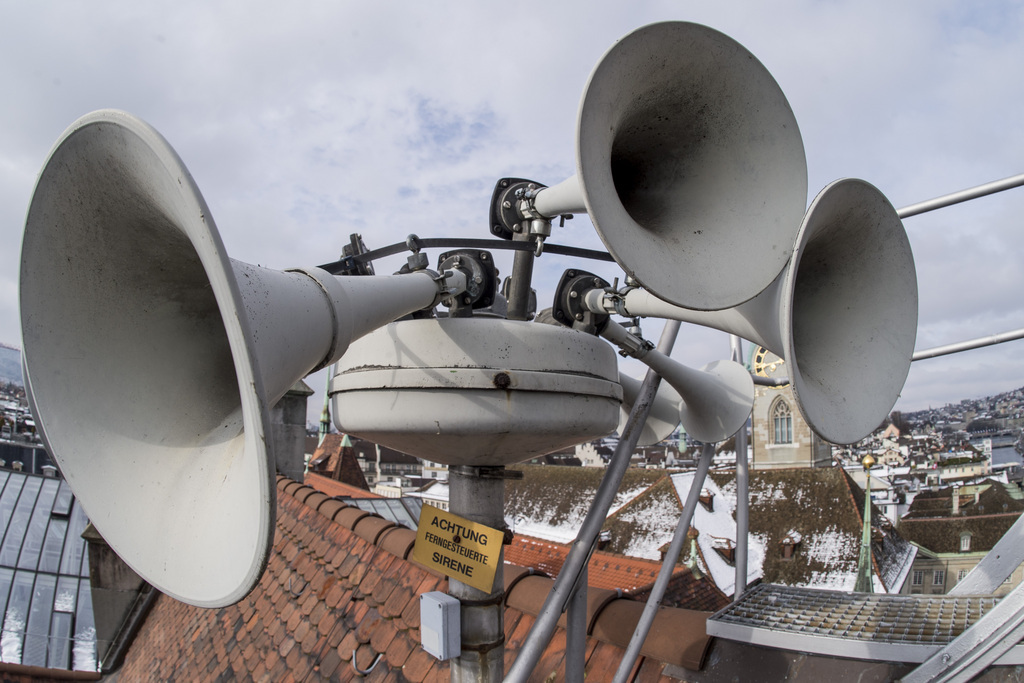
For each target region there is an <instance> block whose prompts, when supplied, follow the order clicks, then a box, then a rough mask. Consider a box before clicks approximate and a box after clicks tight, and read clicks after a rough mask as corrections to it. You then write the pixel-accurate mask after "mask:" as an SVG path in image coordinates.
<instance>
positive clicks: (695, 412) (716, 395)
mask: <svg viewBox="0 0 1024 683" xmlns="http://www.w3.org/2000/svg"><path fill="white" fill-rule="evenodd" d="M600 334H601V336H602V337H604V338H605V339H607V340H608V341H610V342H612V343H613V344H615V345H616V346H619V347H620V348H622V349H624V350H625V351H626V353H628V354H629V355H632V356H633V357H634V358H636V359H637V360H639V361H640V362H641V363H643V364H644V365H646V366H648V367H649V368H651V369H652V370H654V371H655V372H657V373H658V374H659V375H661V377H662V379H663V380H664V381H665V382H667V383H668V384H670V385H671V386H672V388H673V389H675V390H676V392H678V394H679V396H680V397H681V398H682V404H681V407H680V422H681V423H682V425H683V429H685V430H686V433H687V434H689V435H690V436H692V437H693V438H694V439H696V440H697V441H702V442H704V443H714V442H717V441H722V440H724V439H727V438H728V437H730V436H732V435H733V434H735V433H736V432H738V431H739V430H740V428H741V427H743V425H744V424H745V423H746V421H747V418H748V417H750V411H751V409H752V408H753V406H754V380H753V379H751V377H750V373H749V372H747V370H746V368H744V367H743V366H742V365H740V364H739V363H734V362H733V361H730V360H721V361H713V362H711V363H708V364H707V365H705V366H704V367H703V368H701V369H700V370H694V369H692V368H688V367H686V366H685V365H683V364H682V363H678V362H676V361H675V360H673V359H672V358H670V357H668V356H666V355H665V354H663V353H661V352H660V351H658V350H657V349H643V350H642V351H635V349H637V345H636V343H635V342H636V337H633V335H631V334H629V333H628V332H627V331H626V330H625V329H623V328H622V326H621V325H618V324H617V323H615V322H612V321H608V324H606V325H605V326H604V327H603V328H602V329H601V330H600Z"/></svg>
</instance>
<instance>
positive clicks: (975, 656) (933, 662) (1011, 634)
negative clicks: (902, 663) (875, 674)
mask: <svg viewBox="0 0 1024 683" xmlns="http://www.w3.org/2000/svg"><path fill="white" fill-rule="evenodd" d="M1021 636H1024V583H1022V584H1020V585H1019V586H1017V587H1016V588H1014V589H1013V591H1011V592H1010V593H1009V594H1008V595H1007V596H1006V597H1004V598H1003V599H1002V600H1000V601H999V604H998V605H996V606H995V607H993V608H992V609H991V610H990V611H989V612H987V613H986V614H985V616H983V617H982V618H981V619H978V621H976V622H974V624H973V625H972V626H971V627H970V628H969V629H967V630H966V631H964V632H963V633H961V634H960V635H959V636H957V637H956V638H954V639H953V640H952V641H951V642H950V643H949V644H947V645H946V646H945V647H944V648H942V649H941V650H939V651H938V652H936V653H935V654H933V655H932V656H931V657H929V658H928V659H927V660H925V662H924V663H923V664H921V666H919V667H917V668H916V669H914V670H913V671H911V672H910V673H909V674H907V675H906V676H904V677H903V679H902V680H903V682H904V683H924V682H925V681H948V682H952V681H963V682H964V683H966V682H967V681H970V680H971V679H973V678H974V677H975V676H977V675H978V674H979V673H981V672H982V671H984V670H985V669H986V668H987V667H988V666H990V665H991V664H993V663H994V662H995V661H996V660H998V659H999V658H1000V657H1002V656H1003V655H1004V654H1005V653H1006V652H1007V651H1009V650H1010V648H1012V647H1013V646H1014V645H1016V644H1017V643H1018V642H1019V641H1020V639H1021Z"/></svg>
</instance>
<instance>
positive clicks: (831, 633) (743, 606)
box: [707, 584, 1021, 664]
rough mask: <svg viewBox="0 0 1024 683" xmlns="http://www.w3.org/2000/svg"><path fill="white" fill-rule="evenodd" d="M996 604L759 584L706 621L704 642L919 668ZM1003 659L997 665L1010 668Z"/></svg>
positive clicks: (969, 599) (992, 601)
mask: <svg viewBox="0 0 1024 683" xmlns="http://www.w3.org/2000/svg"><path fill="white" fill-rule="evenodd" d="M998 602H999V598H995V597H992V596H989V595H978V596H949V595H885V594H873V593H844V592H840V591H823V590H812V589H809V588H794V587H790V586H778V585H773V584H760V585H758V586H755V587H754V588H752V589H751V590H749V591H747V593H745V594H744V595H743V596H742V597H741V598H740V600H739V601H738V602H735V603H733V604H731V605H729V606H728V607H726V608H725V609H723V610H721V611H719V612H717V613H715V614H714V615H712V616H711V618H709V619H708V623H707V629H708V635H712V636H718V637H721V638H727V639H730V640H737V641H740V642H746V643H751V644H755V645H764V646H768V647H777V648H781V649H786V650H797V651H802V652H811V653H816V654H826V655H832V656H838V657H852V658H857V659H875V660H885V661H902V662H923V661H924V660H925V659H927V658H928V656H929V655H931V654H932V653H934V652H935V651H936V650H938V649H940V648H942V647H943V646H944V645H946V644H947V643H949V641H951V640H953V639H954V638H956V637H957V636H958V635H960V634H961V633H963V632H964V631H965V630H966V629H967V628H969V627H970V626H971V625H972V624H973V623H974V622H976V621H977V620H978V619H979V618H981V616H982V615H983V614H985V612H987V611H988V610H990V609H992V608H993V607H994V606H995V605H996V604H997V603H998ZM1019 647H1020V646H1018V648H1019ZM1018 648H1014V650H1016V649H1018ZM1014 654H1015V653H1014V651H1013V650H1011V652H1010V653H1008V655H1007V657H1010V658H1011V659H1012V660H1013V661H1014V662H1015V660H1016V659H1018V658H1020V657H1021V655H1020V654H1017V655H1016V656H1014ZM1007 657H1004V659H1003V660H1002V661H1001V662H1000V663H1007V664H1009V663H1011V661H1009V660H1007Z"/></svg>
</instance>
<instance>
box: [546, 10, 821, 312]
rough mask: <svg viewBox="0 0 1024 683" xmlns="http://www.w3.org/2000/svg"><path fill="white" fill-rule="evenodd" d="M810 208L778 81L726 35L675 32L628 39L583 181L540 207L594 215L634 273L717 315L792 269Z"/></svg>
mask: <svg viewBox="0 0 1024 683" xmlns="http://www.w3.org/2000/svg"><path fill="white" fill-rule="evenodd" d="M806 201H807V166H806V161H805V158H804V147H803V142H802V140H801V137H800V131H799V129H798V127H797V123H796V118H795V117H794V116H793V111H792V110H791V109H790V106H789V103H788V102H787V101H786V97H785V95H784V94H783V93H782V90H781V89H780V88H779V86H778V84H777V83H776V82H775V79H773V78H772V76H771V74H770V73H769V72H768V70H767V69H766V68H765V67H764V66H763V65H762V64H761V63H760V62H759V61H758V60H757V59H756V58H755V57H754V56H753V55H752V54H751V53H750V52H748V51H747V50H746V49H745V48H744V47H743V46H742V45H740V44H739V43H737V42H736V41H734V40H732V39H731V38H729V37H728V36H726V35H724V34H722V33H719V32H718V31H715V30H713V29H710V28H708V27H706V26H701V25H699V24H691V23H685V22H666V23H659V24H652V25H649V26H645V27H643V28H640V29H638V30H636V31H634V32H633V33H630V34H629V35H627V36H625V37H624V38H622V39H621V40H619V41H618V42H617V43H616V44H615V45H614V46H612V48H611V49H610V50H609V51H608V52H607V54H605V56H604V57H603V58H602V59H601V61H600V62H599V63H598V65H597V66H596V67H595V68H594V71H593V73H592V74H591V76H590V80H589V82H588V83H587V87H586V90H585V91H584V93H583V99H582V101H581V102H580V108H579V119H578V125H577V139H576V175H574V176H573V177H571V178H569V179H568V180H566V181H564V182H563V183H560V184H559V185H556V186H554V187H551V188H548V189H544V190H541V191H540V192H539V193H538V194H537V196H536V198H535V201H534V209H535V210H536V212H537V213H539V214H540V215H542V216H547V217H553V216H557V215H560V214H565V213H580V212H582V211H584V210H585V211H586V212H587V213H588V214H589V215H590V219H591V220H592V221H593V223H594V226H595V227H596V229H597V232H598V233H599V234H600V236H601V240H602V241H603V242H604V244H605V246H606V247H607V248H608V251H609V252H611V254H612V256H614V257H615V260H616V261H617V262H618V263H619V265H620V266H622V268H623V270H625V272H626V273H627V274H629V275H632V276H633V277H634V278H636V280H637V281H639V282H641V283H642V284H643V285H644V286H645V287H646V288H648V289H649V290H650V291H652V292H654V293H655V294H657V295H658V296H660V297H662V298H663V299H665V300H667V301H670V302H672V303H675V304H677V305H680V306H686V307H687V308H695V309H700V310H717V309H722V308H727V307H729V306H735V305H736V304H739V303H741V302H743V301H746V300H747V299H750V298H752V297H753V296H754V295H756V294H757V293H758V292H760V291H761V290H762V289H764V288H765V287H766V286H768V285H769V284H770V283H771V282H772V280H774V279H775V277H776V276H777V275H778V274H779V272H780V271H781V270H782V269H783V267H785V265H786V261H787V260H788V259H789V257H790V254H791V253H792V249H793V238H794V236H795V234H796V230H797V228H798V226H799V225H800V219H801V217H802V215H803V212H804V206H805V203H806ZM726 263H728V264H730V267H723V264H726Z"/></svg>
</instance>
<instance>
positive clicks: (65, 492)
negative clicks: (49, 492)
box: [53, 479, 75, 517]
mask: <svg viewBox="0 0 1024 683" xmlns="http://www.w3.org/2000/svg"><path fill="white" fill-rule="evenodd" d="M74 497H75V494H73V493H72V492H71V487H70V486H68V483H67V482H66V481H64V480H63V479H61V481H60V491H58V492H57V500H55V501H53V514H55V515H59V516H61V517H67V516H68V515H70V514H71V501H72V500H74Z"/></svg>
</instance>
